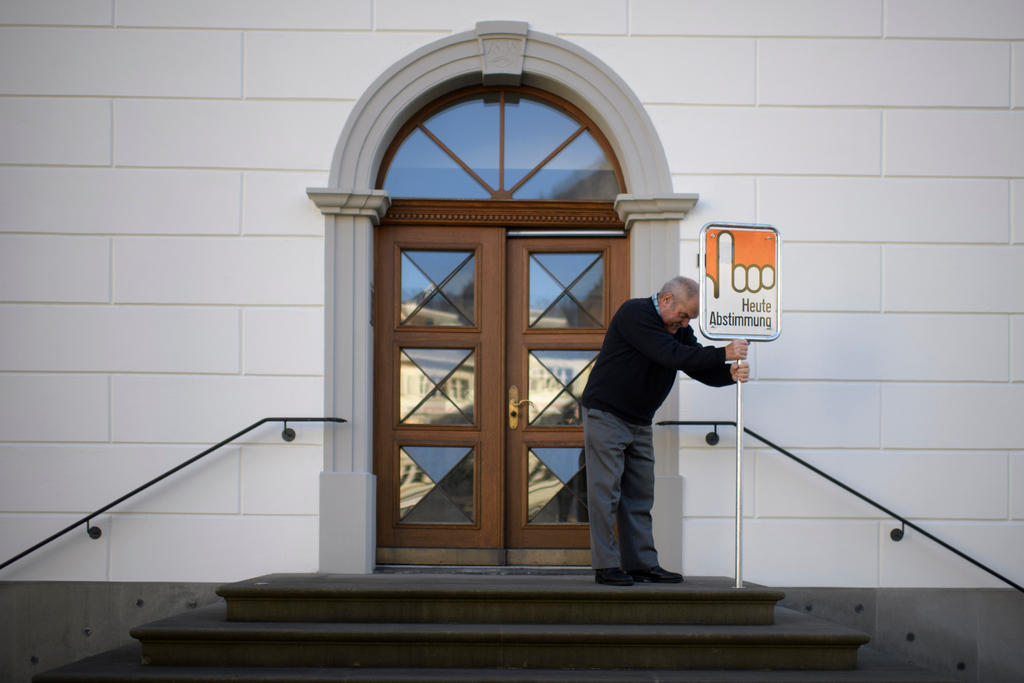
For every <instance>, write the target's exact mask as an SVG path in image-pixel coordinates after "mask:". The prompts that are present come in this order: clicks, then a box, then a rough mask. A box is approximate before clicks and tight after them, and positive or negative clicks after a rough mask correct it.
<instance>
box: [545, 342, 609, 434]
mask: <svg viewBox="0 0 1024 683" xmlns="http://www.w3.org/2000/svg"><path fill="white" fill-rule="evenodd" d="M596 358H597V351H595V350H578V351H577V350H570V351H554V350H544V349H534V350H532V351H530V359H529V367H528V371H529V373H530V395H529V399H530V401H532V402H533V406H530V416H531V419H530V425H531V426H538V427H556V426H564V425H575V426H578V425H582V424H583V418H582V415H583V413H582V408H581V404H580V398H582V396H583V389H584V388H585V387H586V386H587V380H588V379H589V378H590V370H591V369H592V368H593V367H594V360H595V359H596ZM534 406H536V408H534Z"/></svg>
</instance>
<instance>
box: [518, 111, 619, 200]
mask: <svg viewBox="0 0 1024 683" xmlns="http://www.w3.org/2000/svg"><path fill="white" fill-rule="evenodd" d="M579 128H580V124H579V122H578V121H575V120H573V119H572V118H571V117H569V116H568V115H567V114H565V113H563V112H561V111H559V110H558V109H555V108H554V107H551V106H548V105H546V104H544V103H542V102H538V101H536V100H531V99H526V98H521V99H516V100H513V99H512V98H511V97H509V96H508V95H506V100H505V187H508V188H511V187H514V186H515V184H516V183H518V182H519V181H520V180H522V178H523V176H525V175H526V174H527V173H529V172H530V171H532V170H533V169H534V168H536V166H537V164H539V163H540V162H542V161H544V159H545V157H547V156H548V155H549V154H551V153H552V152H554V151H555V150H556V149H557V148H558V146H559V145H561V144H562V143H563V142H565V141H566V140H567V139H568V138H569V136H570V135H572V134H573V133H575V132H576V131H577V130H579ZM526 184H529V181H527V183H526ZM615 191H616V192H618V185H617V184H616V187H615ZM610 196H611V197H614V196H615V193H612V194H611V195H610ZM516 197H517V198H519V199H522V198H523V197H522V196H520V193H518V192H517V193H516ZM602 199H605V197H602Z"/></svg>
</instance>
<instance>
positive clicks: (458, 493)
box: [398, 446, 474, 524]
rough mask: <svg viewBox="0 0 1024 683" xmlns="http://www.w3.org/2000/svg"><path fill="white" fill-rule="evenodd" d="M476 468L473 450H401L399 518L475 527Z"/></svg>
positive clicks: (423, 447)
mask: <svg viewBox="0 0 1024 683" xmlns="http://www.w3.org/2000/svg"><path fill="white" fill-rule="evenodd" d="M473 469H474V468H473V449H472V448H466V447H465V446H455V447H442V446H405V447H403V448H400V449H399V451H398V501H399V502H398V507H399V510H398V517H399V519H400V520H401V521H402V522H405V523H414V524H472V523H473V481H474V480H473Z"/></svg>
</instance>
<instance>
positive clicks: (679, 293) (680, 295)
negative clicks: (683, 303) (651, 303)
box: [658, 275, 700, 299]
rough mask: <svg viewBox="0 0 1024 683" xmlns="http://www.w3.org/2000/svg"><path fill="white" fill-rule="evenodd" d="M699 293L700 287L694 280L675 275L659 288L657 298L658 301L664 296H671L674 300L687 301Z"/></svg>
mask: <svg viewBox="0 0 1024 683" xmlns="http://www.w3.org/2000/svg"><path fill="white" fill-rule="evenodd" d="M699 292H700V285H698V284H697V281H696V280H692V279H690V278H688V277H683V276H682V275H677V276H675V277H674V278H672V279H671V280H669V281H668V282H666V283H665V284H663V285H662V286H661V291H659V292H658V298H659V299H660V298H661V297H663V296H664V295H665V294H671V295H672V298H674V299H689V298H690V297H692V296H695V295H696V294H698V293H699Z"/></svg>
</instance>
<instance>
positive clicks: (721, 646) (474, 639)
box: [132, 605, 868, 670]
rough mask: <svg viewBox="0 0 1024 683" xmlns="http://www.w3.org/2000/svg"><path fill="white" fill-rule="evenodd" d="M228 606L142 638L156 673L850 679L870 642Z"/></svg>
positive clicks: (797, 628)
mask: <svg viewBox="0 0 1024 683" xmlns="http://www.w3.org/2000/svg"><path fill="white" fill-rule="evenodd" d="M224 614H225V607H224V605H215V606H211V607H207V608H203V609H200V610H196V611H194V612H191V613H189V614H186V615H181V616H178V617H172V618H170V619H165V620H163V621H159V622H156V623H154V624H151V625H148V626H143V627H139V628H136V629H134V630H133V631H132V636H133V637H135V638H137V639H139V640H140V641H141V642H142V645H143V649H142V652H143V658H144V661H146V662H147V663H151V664H155V665H183V666H202V665H211V664H220V665H229V666H230V665H245V664H258V665H260V666H295V665H305V666H353V665H355V666H371V667H381V666H410V667H508V666H513V667H522V668H586V667H596V668H621V667H622V666H628V667H631V668H634V667H638V668H666V669H671V668H689V669H692V668H707V669H717V668H730V669H731V668H735V669H752V668H767V669H776V668H778V669H810V668H813V669H826V670H827V669H842V668H853V667H855V666H856V657H857V648H858V647H860V646H861V645H863V644H865V643H866V642H867V641H868V638H867V636H866V635H864V634H862V633H859V632H857V631H853V630H851V629H845V628H842V627H839V626H833V625H831V624H827V623H826V622H822V621H820V620H818V619H814V618H812V617H807V616H805V615H802V614H799V613H797V612H793V611H792V610H787V609H785V608H777V609H776V623H775V624H773V625H762V626H747V625H740V626H735V625H729V626H725V625H676V624H669V625H665V624H658V625H641V624H626V625H619V624H614V625H603V624H524V623H520V624H453V623H434V624H422V623H420V624H417V623H377V624H366V623H362V624H360V623H302V624H297V623H274V622H228V621H226V620H224Z"/></svg>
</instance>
